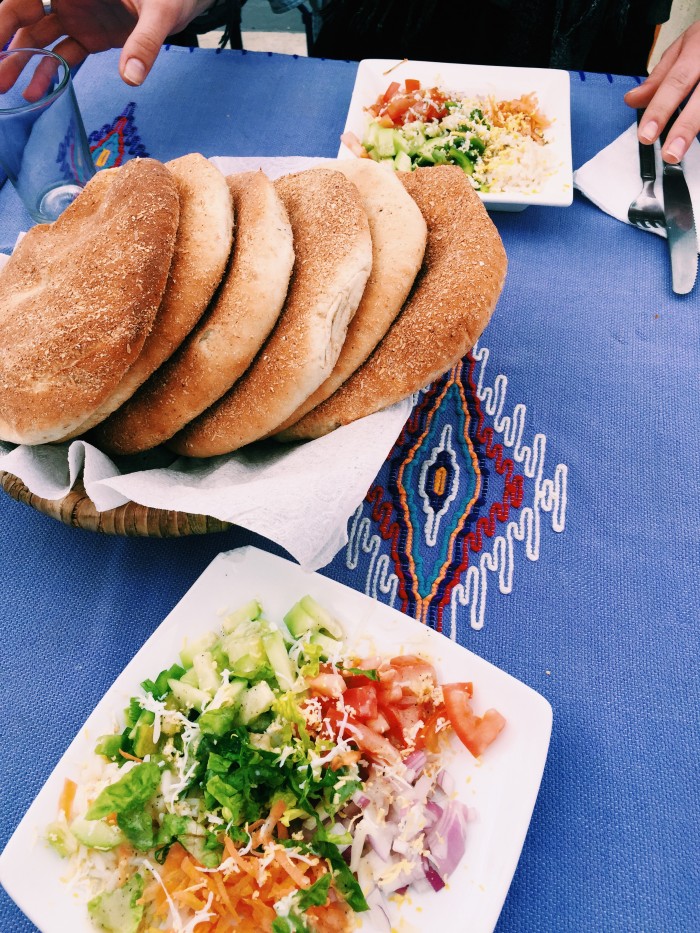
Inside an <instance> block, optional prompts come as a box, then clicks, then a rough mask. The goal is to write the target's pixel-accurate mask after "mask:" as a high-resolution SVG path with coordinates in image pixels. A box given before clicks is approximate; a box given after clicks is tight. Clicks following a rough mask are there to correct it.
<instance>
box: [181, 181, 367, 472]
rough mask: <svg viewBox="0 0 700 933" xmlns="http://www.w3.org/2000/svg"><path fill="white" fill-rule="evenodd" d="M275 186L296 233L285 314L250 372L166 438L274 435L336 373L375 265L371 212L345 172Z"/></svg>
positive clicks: (221, 445) (191, 449) (197, 450)
mask: <svg viewBox="0 0 700 933" xmlns="http://www.w3.org/2000/svg"><path fill="white" fill-rule="evenodd" d="M275 188H276V190H277V192H278V194H279V195H280V197H281V198H282V201H283V203H284V205H285V207H286V208H287V212H288V214H289V219H290V222H291V224H292V231H293V233H294V250H295V254H296V258H295V262H294V274H293V276H292V281H291V285H290V289H289V294H288V295H287V301H286V303H285V306H284V309H283V311H282V314H281V315H280V319H279V321H278V322H277V325H276V327H275V329H274V330H273V332H272V334H271V336H270V338H269V340H268V341H267V343H266V344H265V346H264V347H263V349H262V350H261V352H260V354H259V355H258V357H257V358H256V360H255V362H254V363H253V364H252V366H251V367H250V369H249V370H248V372H247V373H246V374H245V375H244V376H243V378H242V379H240V380H239V382H238V383H236V385H235V386H234V387H233V389H232V390H231V391H230V392H229V393H228V394H227V395H225V396H224V397H223V398H222V399H221V400H220V401H219V402H217V404H216V405H214V406H213V407H212V408H211V409H209V410H208V411H206V412H205V413H204V414H203V415H200V417H199V418H197V419H196V420H195V421H194V422H193V423H192V424H191V425H188V427H186V428H185V429H184V431H182V432H180V434H178V435H177V436H176V437H175V438H174V439H173V441H171V442H170V444H169V445H168V446H169V447H170V448H171V449H173V450H175V451H177V452H178V453H181V454H185V455H187V456H194V457H210V456H214V455H216V454H221V453H229V452H230V451H232V450H237V449H238V448H239V447H242V446H244V445H245V444H249V443H251V442H252V441H255V440H258V439H259V438H261V437H264V436H265V435H267V434H269V433H270V432H271V431H272V430H274V428H275V427H277V426H278V425H279V424H281V423H282V422H283V421H284V420H285V419H286V418H288V417H289V415H290V414H291V413H292V412H293V411H294V410H295V409H296V408H298V406H299V405H300V404H301V403H302V402H303V401H304V399H306V398H308V396H309V395H311V393H312V392H314V391H315V390H316V389H317V388H318V386H319V385H320V384H321V383H322V382H323V381H324V380H325V379H326V378H327V377H328V376H329V375H330V373H331V371H332V370H333V367H334V366H335V363H336V361H337V359H338V354H339V353H340V349H341V347H342V345H343V341H344V340H345V335H346V333H347V327H348V323H349V321H350V319H351V318H352V315H353V314H354V313H355V310H356V308H357V306H358V304H359V303H360V299H361V297H362V292H363V290H364V287H365V284H366V282H367V278H368V276H369V273H370V269H371V265H372V241H371V237H370V232H369V223H368V221H367V214H366V213H365V211H364V208H363V206H362V201H361V198H360V194H359V192H358V190H357V188H356V187H355V186H354V185H353V184H352V183H351V182H349V181H348V180H347V178H345V176H344V175H342V174H341V173H340V172H336V171H333V170H331V169H326V168H314V169H309V170H308V171H305V172H299V173H298V174H295V175H286V176H284V177H283V178H280V179H278V180H277V181H276V182H275Z"/></svg>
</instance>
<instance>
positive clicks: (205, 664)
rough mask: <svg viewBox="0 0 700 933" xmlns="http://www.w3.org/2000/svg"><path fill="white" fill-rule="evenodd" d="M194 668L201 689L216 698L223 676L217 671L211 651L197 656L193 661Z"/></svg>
mask: <svg viewBox="0 0 700 933" xmlns="http://www.w3.org/2000/svg"><path fill="white" fill-rule="evenodd" d="M192 668H193V670H195V671H196V672H197V679H198V681H199V689H200V690H203V691H204V692H205V693H209V694H211V695H212V696H214V694H215V693H216V691H217V690H218V689H219V686H220V685H221V674H220V673H219V671H218V670H217V667H216V662H215V661H214V658H213V656H212V653H211V651H202V652H201V653H200V654H196V655H195V656H194V658H193V659H192Z"/></svg>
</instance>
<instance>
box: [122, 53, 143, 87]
mask: <svg viewBox="0 0 700 933" xmlns="http://www.w3.org/2000/svg"><path fill="white" fill-rule="evenodd" d="M124 78H125V79H126V80H127V81H128V82H129V84H143V82H144V80H145V79H146V66H145V65H144V63H143V62H140V61H139V60H138V58H130V59H129V60H128V62H127V63H126V65H125V66H124Z"/></svg>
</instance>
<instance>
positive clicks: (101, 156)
mask: <svg viewBox="0 0 700 933" xmlns="http://www.w3.org/2000/svg"><path fill="white" fill-rule="evenodd" d="M135 111H136V104H135V103H134V102H133V101H132V102H131V103H130V104H127V106H126V108H125V109H124V111H123V112H122V114H121V115H120V116H118V117H117V118H116V120H114V121H113V122H112V123H105V125H104V126H103V127H102V128H101V129H99V130H97V131H95V132H94V133H91V134H90V137H89V140H88V142H89V143H90V151H91V152H92V157H93V161H94V163H95V165H96V166H97V168H98V169H101V168H114V167H115V166H118V165H121V164H122V163H123V162H124V158H125V156H131V157H134V158H135V157H137V156H140V157H142V158H146V157H147V156H148V153H147V152H146V148H145V146H144V145H143V144H142V143H141V138H140V137H139V134H138V131H137V129H136V124H135V122H134V113H135Z"/></svg>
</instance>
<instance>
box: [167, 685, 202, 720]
mask: <svg viewBox="0 0 700 933" xmlns="http://www.w3.org/2000/svg"><path fill="white" fill-rule="evenodd" d="M168 686H169V687H170V689H171V690H172V692H173V696H174V697H175V699H176V700H177V702H178V705H179V707H180V709H184V710H188V709H196V710H198V711H199V712H200V713H201V712H202V708H203V707H204V706H205V704H206V703H208V702H209V701H210V700H211V697H210V696H209V694H208V693H205V692H204V691H203V690H200V689H199V688H198V687H192V686H191V685H190V684H183V682H182V681H181V680H169V681H168Z"/></svg>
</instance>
